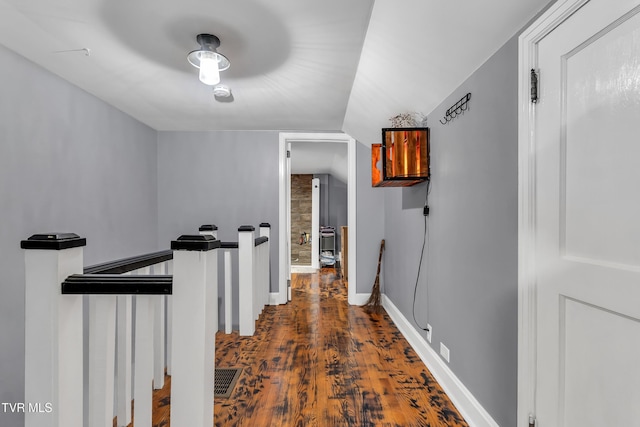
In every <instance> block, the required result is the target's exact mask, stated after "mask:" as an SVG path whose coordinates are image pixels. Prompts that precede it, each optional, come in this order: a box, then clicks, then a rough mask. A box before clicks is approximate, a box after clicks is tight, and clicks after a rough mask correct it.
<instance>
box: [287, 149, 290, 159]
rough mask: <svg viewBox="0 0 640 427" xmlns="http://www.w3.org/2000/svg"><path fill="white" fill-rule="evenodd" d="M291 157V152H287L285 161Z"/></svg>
mask: <svg viewBox="0 0 640 427" xmlns="http://www.w3.org/2000/svg"><path fill="white" fill-rule="evenodd" d="M290 157H291V151H290V150H287V159H288V158H290Z"/></svg>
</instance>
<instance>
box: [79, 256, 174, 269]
mask: <svg viewBox="0 0 640 427" xmlns="http://www.w3.org/2000/svg"><path fill="white" fill-rule="evenodd" d="M171 259H173V251H171V250H165V251H160V252H153V253H150V254H144V255H138V256H133V257H129V258H123V259H119V260H115V261H108V262H104V263H102V264H96V265H92V266H89V267H85V268H84V274H123V273H128V272H129V271H134V270H137V269H139V268H144V267H149V266H150V265H154V264H159V263H161V262H165V261H169V260H171Z"/></svg>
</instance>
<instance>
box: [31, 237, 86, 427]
mask: <svg viewBox="0 0 640 427" xmlns="http://www.w3.org/2000/svg"><path fill="white" fill-rule="evenodd" d="M86 244H87V241H86V239H84V238H80V237H79V236H78V235H76V234H73V233H49V234H34V235H33V236H31V237H29V239H27V240H23V241H22V242H21V243H20V247H21V248H22V249H25V387H24V389H25V399H24V403H25V406H27V408H25V427H82V422H83V410H82V401H83V356H82V352H83V341H82V295H62V291H61V289H62V286H61V283H62V282H63V281H64V280H65V279H66V278H67V277H68V276H70V275H72V274H78V273H80V274H81V273H82V270H83V247H84V246H86Z"/></svg>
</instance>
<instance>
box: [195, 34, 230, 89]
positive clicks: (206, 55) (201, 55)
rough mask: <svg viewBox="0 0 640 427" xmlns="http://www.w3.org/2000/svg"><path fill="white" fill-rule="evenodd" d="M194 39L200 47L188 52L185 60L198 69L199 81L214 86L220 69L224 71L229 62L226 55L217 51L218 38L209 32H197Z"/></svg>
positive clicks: (218, 81)
mask: <svg viewBox="0 0 640 427" xmlns="http://www.w3.org/2000/svg"><path fill="white" fill-rule="evenodd" d="M196 41H197V42H198V43H199V44H200V49H197V50H194V51H192V52H189V55H187V60H188V61H189V63H190V64H191V65H193V66H194V67H196V68H199V69H200V81H201V82H202V83H204V84H206V85H209V86H214V85H217V84H218V83H220V71H224V70H226V69H227V68H229V66H230V65H231V63H230V62H229V60H228V59H227V57H226V56H224V55H222V54H220V53H218V52H217V51H216V49H217V48H218V47H219V46H220V39H219V38H217V37H216V36H214V35H211V34H198V36H197V37H196Z"/></svg>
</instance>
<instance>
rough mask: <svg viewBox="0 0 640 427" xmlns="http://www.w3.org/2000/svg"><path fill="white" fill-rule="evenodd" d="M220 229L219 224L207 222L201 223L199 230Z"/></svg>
mask: <svg viewBox="0 0 640 427" xmlns="http://www.w3.org/2000/svg"><path fill="white" fill-rule="evenodd" d="M217 229H218V226H217V225H214V224H205V225H201V226H200V230H199V231H215V230H217Z"/></svg>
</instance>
